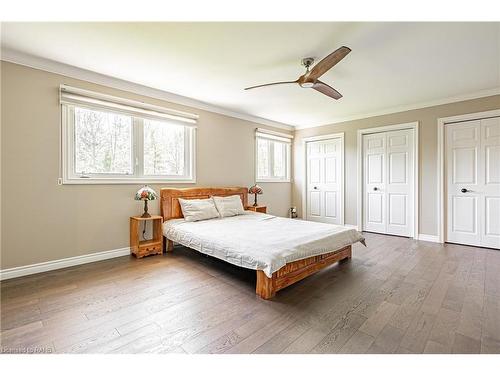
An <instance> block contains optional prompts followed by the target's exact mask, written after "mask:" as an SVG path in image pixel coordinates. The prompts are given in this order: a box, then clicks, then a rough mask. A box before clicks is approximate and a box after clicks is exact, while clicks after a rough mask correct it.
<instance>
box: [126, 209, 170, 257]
mask: <svg viewBox="0 0 500 375" xmlns="http://www.w3.org/2000/svg"><path fill="white" fill-rule="evenodd" d="M145 221H146V222H147V221H149V222H151V223H152V224H153V238H152V239H151V240H142V241H141V240H140V237H139V226H140V225H139V224H141V223H144V222H145ZM162 222H163V217H161V216H155V215H152V216H151V217H141V216H131V217H130V251H131V252H132V254H134V255H135V256H136V257H137V258H142V257H144V256H147V255H154V254H162V253H163V233H162V231H161V224H162Z"/></svg>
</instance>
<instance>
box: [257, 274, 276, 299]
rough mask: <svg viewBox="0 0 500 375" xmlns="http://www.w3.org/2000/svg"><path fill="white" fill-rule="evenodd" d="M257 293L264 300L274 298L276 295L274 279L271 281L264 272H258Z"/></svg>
mask: <svg viewBox="0 0 500 375" xmlns="http://www.w3.org/2000/svg"><path fill="white" fill-rule="evenodd" d="M255 293H257V295H258V296H259V297H260V298H263V299H271V298H273V297H274V296H275V295H276V290H275V288H274V277H273V278H271V279H270V278H269V277H267V276H266V274H265V273H264V271H257V286H256V287H255Z"/></svg>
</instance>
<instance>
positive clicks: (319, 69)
mask: <svg viewBox="0 0 500 375" xmlns="http://www.w3.org/2000/svg"><path fill="white" fill-rule="evenodd" d="M349 52H351V49H350V48H349V47H345V46H342V47H340V48H338V49H336V50H335V51H333V52H332V53H330V54H329V55H328V56H326V57H325V58H324V59H323V60H321V61H320V62H319V63H317V64H316V65H314V67H313V68H312V69H311V71H310V72H309V73H306V75H305V76H306V78H307V79H308V80H310V79H312V80H314V79H318V78H319V77H321V76H322V75H323V74H325V73H326V72H327V71H328V70H330V69H331V68H332V67H334V66H335V65H336V64H337V63H338V62H339V61H340V60H342V59H343V58H344V57H346V56H347V55H348V54H349Z"/></svg>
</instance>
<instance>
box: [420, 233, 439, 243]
mask: <svg viewBox="0 0 500 375" xmlns="http://www.w3.org/2000/svg"><path fill="white" fill-rule="evenodd" d="M418 240H419V241H427V242H437V243H440V242H441V241H439V237H438V236H434V235H432V234H421V233H420V234H419V235H418Z"/></svg>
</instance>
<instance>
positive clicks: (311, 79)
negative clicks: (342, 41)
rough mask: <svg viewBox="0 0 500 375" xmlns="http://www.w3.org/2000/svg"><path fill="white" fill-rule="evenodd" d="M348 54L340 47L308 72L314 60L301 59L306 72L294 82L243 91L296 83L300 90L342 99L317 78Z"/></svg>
mask: <svg viewBox="0 0 500 375" xmlns="http://www.w3.org/2000/svg"><path fill="white" fill-rule="evenodd" d="M349 52H351V49H350V48H349V47H345V46H342V47H340V48H338V49H336V50H335V51H333V52H332V53H330V54H329V55H328V56H326V57H325V58H324V59H323V60H321V61H320V62H319V63H317V64H316V65H314V66H313V67H312V69H311V70H309V68H310V67H311V65H312V64H313V63H314V59H313V58H312V57H306V58H304V59H302V65H304V66H305V67H306V72H305V73H304V74H303V75H301V76H300V77H299V78H298V79H297V80H296V81H285V82H273V83H266V84H263V85H257V86H251V87H246V88H245V90H251V89H256V88H258V87H265V86H274V85H285V84H289V83H297V84H298V85H299V86H300V87H302V88H312V89H314V90H316V91H319V92H320V93H322V94H325V95H326V96H329V97H330V98H333V99H337V100H338V99H340V98H341V97H342V94H340V92H338V91H337V90H335V89H334V88H333V87H331V86H328V85H327V84H326V83H324V82H321V81H320V80H319V79H318V78H319V77H321V76H322V75H323V74H325V73H326V72H327V71H329V70H330V69H331V68H333V67H334V66H335V65H336V64H337V63H338V62H339V61H341V60H342V59H343V58H344V57H346V56H347V55H348V54H349Z"/></svg>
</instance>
